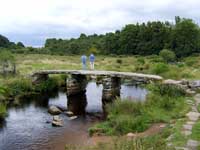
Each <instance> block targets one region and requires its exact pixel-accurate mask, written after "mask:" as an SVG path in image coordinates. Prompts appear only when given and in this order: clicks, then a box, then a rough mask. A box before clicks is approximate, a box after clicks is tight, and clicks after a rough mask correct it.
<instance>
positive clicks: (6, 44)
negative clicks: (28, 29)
mask: <svg viewBox="0 0 200 150" xmlns="http://www.w3.org/2000/svg"><path fill="white" fill-rule="evenodd" d="M22 47H24V44H23V43H22V42H18V43H14V42H10V41H9V39H8V38H7V37H5V36H3V35H1V34H0V48H14V49H15V48H16V49H17V48H22Z"/></svg>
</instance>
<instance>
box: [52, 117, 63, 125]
mask: <svg viewBox="0 0 200 150" xmlns="http://www.w3.org/2000/svg"><path fill="white" fill-rule="evenodd" d="M52 126H55V127H62V126H63V122H62V119H61V118H60V117H59V116H53V121H52Z"/></svg>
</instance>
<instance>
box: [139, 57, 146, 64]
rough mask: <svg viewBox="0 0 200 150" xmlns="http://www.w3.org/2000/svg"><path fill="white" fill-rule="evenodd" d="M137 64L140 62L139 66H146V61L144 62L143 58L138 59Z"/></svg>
mask: <svg viewBox="0 0 200 150" xmlns="http://www.w3.org/2000/svg"><path fill="white" fill-rule="evenodd" d="M137 62H138V63H139V64H141V65H144V64H145V60H144V58H142V57H140V58H138V59H137Z"/></svg>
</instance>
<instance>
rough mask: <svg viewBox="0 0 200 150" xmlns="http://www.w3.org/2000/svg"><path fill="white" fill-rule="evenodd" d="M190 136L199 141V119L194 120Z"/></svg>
mask: <svg viewBox="0 0 200 150" xmlns="http://www.w3.org/2000/svg"><path fill="white" fill-rule="evenodd" d="M191 138H192V139H193V140H197V141H200V121H198V122H196V123H195V124H194V126H193V128H192V135H191Z"/></svg>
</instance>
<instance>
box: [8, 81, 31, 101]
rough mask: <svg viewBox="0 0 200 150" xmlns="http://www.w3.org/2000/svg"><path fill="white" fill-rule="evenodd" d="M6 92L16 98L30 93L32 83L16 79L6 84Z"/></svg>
mask: <svg viewBox="0 0 200 150" xmlns="http://www.w3.org/2000/svg"><path fill="white" fill-rule="evenodd" d="M6 86H7V89H8V92H9V94H10V95H11V96H14V97H15V96H17V95H21V94H24V93H28V92H31V91H32V88H33V87H32V82H31V80H29V79H27V78H16V79H13V80H9V81H7V83H6Z"/></svg>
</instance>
